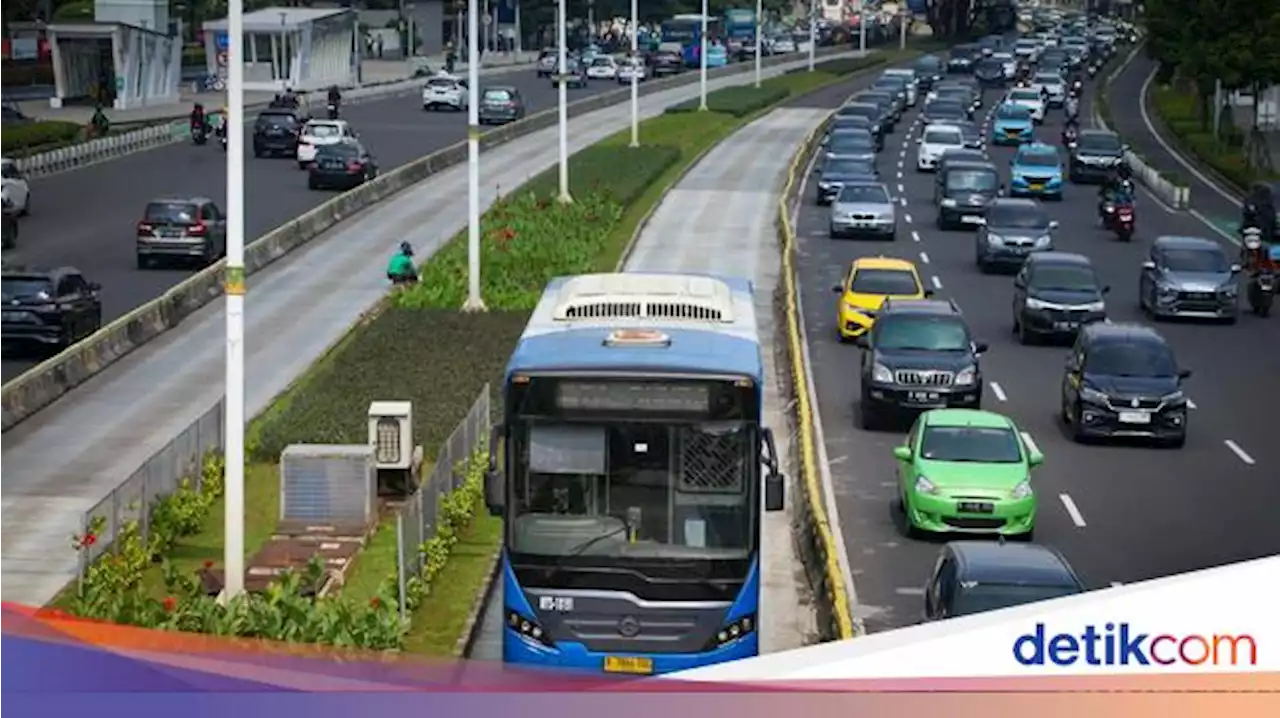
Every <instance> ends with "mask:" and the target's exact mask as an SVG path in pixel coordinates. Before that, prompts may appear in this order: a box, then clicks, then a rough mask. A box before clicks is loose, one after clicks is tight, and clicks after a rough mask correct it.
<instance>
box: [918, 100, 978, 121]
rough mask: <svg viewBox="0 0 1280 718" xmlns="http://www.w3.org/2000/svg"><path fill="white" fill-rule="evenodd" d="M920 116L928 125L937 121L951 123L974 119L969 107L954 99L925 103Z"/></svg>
mask: <svg viewBox="0 0 1280 718" xmlns="http://www.w3.org/2000/svg"><path fill="white" fill-rule="evenodd" d="M920 117H921V118H922V119H923V120H924V123H925V124H926V125H931V124H935V123H942V124H950V123H952V122H968V121H969V120H970V119H972V117H973V116H972V114H970V112H969V109H968V108H967V107H965V106H964V105H962V104H960V103H959V102H955V101H953V100H934V101H933V102H930V103H929V104H928V105H925V108H924V111H923V112H921V113H920Z"/></svg>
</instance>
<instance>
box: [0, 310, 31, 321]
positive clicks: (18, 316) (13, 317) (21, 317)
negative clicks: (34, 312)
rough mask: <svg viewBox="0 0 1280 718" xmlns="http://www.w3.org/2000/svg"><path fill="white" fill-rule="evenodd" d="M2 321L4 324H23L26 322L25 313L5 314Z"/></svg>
mask: <svg viewBox="0 0 1280 718" xmlns="http://www.w3.org/2000/svg"><path fill="white" fill-rule="evenodd" d="M3 320H4V321H6V322H25V321H26V320H27V313H26V312H5V313H4V317H3Z"/></svg>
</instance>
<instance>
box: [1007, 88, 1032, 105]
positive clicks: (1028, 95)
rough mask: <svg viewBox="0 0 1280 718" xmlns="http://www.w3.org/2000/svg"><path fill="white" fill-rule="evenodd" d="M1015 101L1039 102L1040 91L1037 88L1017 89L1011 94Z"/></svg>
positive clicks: (1010, 96) (1010, 97)
mask: <svg viewBox="0 0 1280 718" xmlns="http://www.w3.org/2000/svg"><path fill="white" fill-rule="evenodd" d="M1009 99H1011V100H1013V101H1014V102H1039V101H1040V93H1039V92H1036V91H1035V90H1015V91H1014V92H1013V93H1011V94H1010V95H1009Z"/></svg>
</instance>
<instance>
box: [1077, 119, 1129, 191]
mask: <svg viewBox="0 0 1280 718" xmlns="http://www.w3.org/2000/svg"><path fill="white" fill-rule="evenodd" d="M1124 150H1125V147H1124V142H1123V141H1121V139H1120V136H1119V135H1117V134H1116V133H1114V132H1107V131H1106V130H1081V131H1080V134H1079V135H1078V138H1077V140H1076V148H1075V149H1074V150H1072V151H1071V156H1070V157H1069V158H1068V160H1067V173H1068V176H1069V178H1070V180H1071V181H1072V182H1076V183H1085V182H1101V181H1103V180H1105V179H1106V178H1107V175H1109V174H1110V173H1111V172H1112V171H1113V170H1114V169H1115V168H1116V167H1117V166H1119V165H1120V163H1121V162H1124Z"/></svg>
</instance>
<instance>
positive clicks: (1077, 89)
mask: <svg viewBox="0 0 1280 718" xmlns="http://www.w3.org/2000/svg"><path fill="white" fill-rule="evenodd" d="M1081 92H1084V83H1083V82H1081V81H1079V80H1076V81H1075V82H1074V83H1073V84H1072V85H1071V96H1072V97H1079V96H1080V93H1081Z"/></svg>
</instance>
